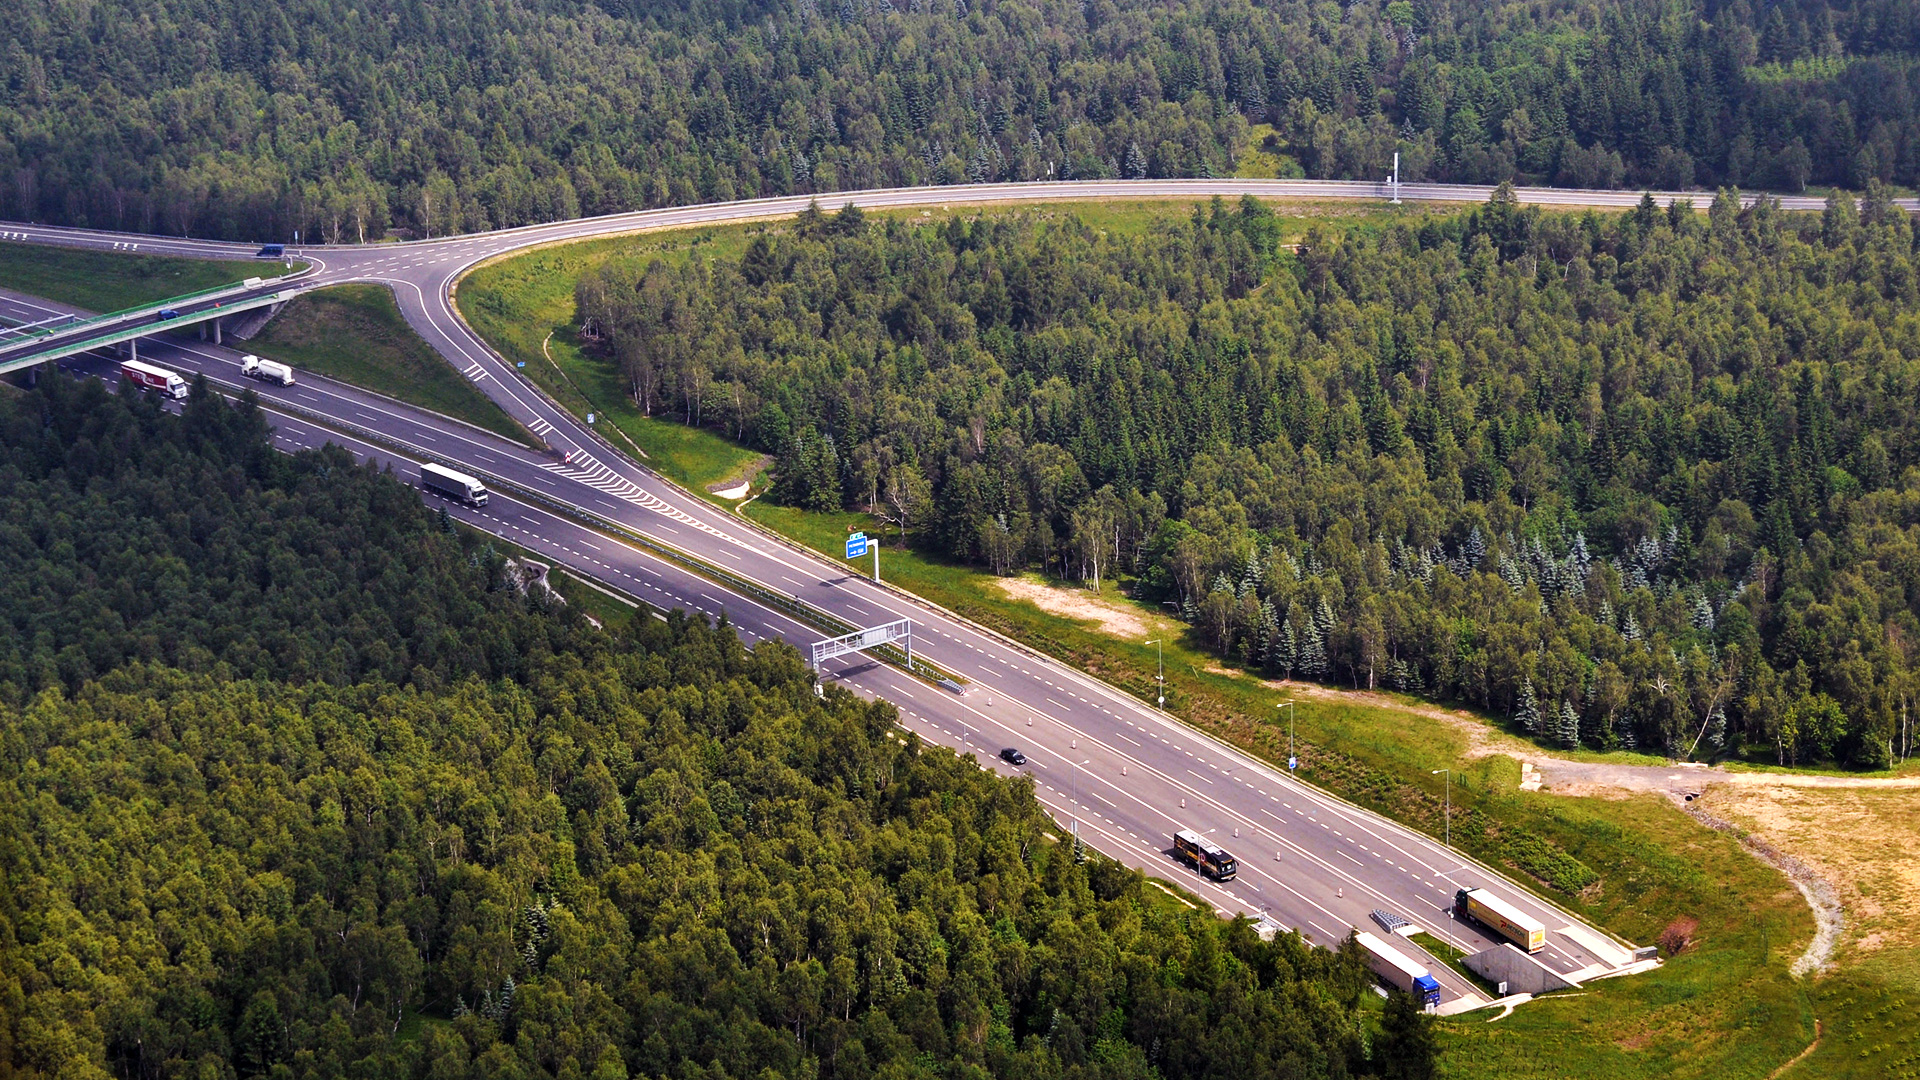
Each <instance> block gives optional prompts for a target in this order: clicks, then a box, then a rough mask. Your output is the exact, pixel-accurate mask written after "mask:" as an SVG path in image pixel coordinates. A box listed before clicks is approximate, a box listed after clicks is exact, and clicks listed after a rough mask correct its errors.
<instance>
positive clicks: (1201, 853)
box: [1173, 829, 1239, 881]
mask: <svg viewBox="0 0 1920 1080" xmlns="http://www.w3.org/2000/svg"><path fill="white" fill-rule="evenodd" d="M1173 854H1174V857H1175V858H1178V859H1179V860H1180V861H1181V862H1183V863H1186V864H1187V865H1188V866H1191V867H1193V868H1194V869H1195V870H1198V871H1200V872H1201V873H1203V874H1205V875H1207V876H1208V877H1210V878H1212V879H1213V880H1215V881H1230V880H1232V879H1233V875H1234V874H1236V873H1238V872H1239V867H1238V866H1237V865H1236V864H1235V863H1234V861H1233V856H1231V855H1229V854H1227V852H1226V850H1225V849H1224V848H1221V847H1219V846H1218V845H1216V844H1212V843H1209V842H1208V841H1206V840H1204V839H1202V838H1201V836H1200V834H1199V833H1197V832H1194V831H1193V830H1192V829H1181V830H1180V831H1179V832H1177V833H1174V834H1173Z"/></svg>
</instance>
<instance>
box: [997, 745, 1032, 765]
mask: <svg viewBox="0 0 1920 1080" xmlns="http://www.w3.org/2000/svg"><path fill="white" fill-rule="evenodd" d="M1000 760H1002V761H1004V762H1006V763H1008V764H1009V765H1025V764H1026V763H1027V755H1025V754H1023V753H1021V752H1020V751H1019V749H1018V748H1017V747H1012V746H1009V747H1007V748H1006V749H1005V750H1002V751H1000Z"/></svg>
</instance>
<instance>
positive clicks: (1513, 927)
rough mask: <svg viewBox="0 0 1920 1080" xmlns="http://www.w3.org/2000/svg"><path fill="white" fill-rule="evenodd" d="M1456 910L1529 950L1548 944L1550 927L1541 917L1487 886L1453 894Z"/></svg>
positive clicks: (1534, 950) (1537, 949) (1456, 912)
mask: <svg viewBox="0 0 1920 1080" xmlns="http://www.w3.org/2000/svg"><path fill="white" fill-rule="evenodd" d="M1453 910H1454V913H1455V914H1457V915H1464V916H1467V917H1468V918H1471V919H1472V920H1474V921H1475V922H1477V923H1479V924H1480V925H1482V926H1484V927H1486V928H1487V929H1489V930H1491V931H1493V932H1494V933H1496V934H1499V935H1500V936H1501V937H1503V938H1506V939H1507V940H1508V941H1511V942H1513V943H1514V944H1515V945H1518V946H1520V947H1521V948H1522V949H1525V950H1526V951H1528V952H1530V953H1537V952H1539V951H1540V950H1541V949H1544V948H1546V947H1547V928H1546V927H1545V926H1544V925H1542V924H1541V922H1540V920H1539V919H1536V918H1534V917H1533V916H1531V915H1528V914H1527V913H1526V912H1524V911H1521V910H1520V909H1519V908H1517V907H1514V906H1513V905H1512V904H1510V903H1508V902H1507V901H1505V900H1502V899H1500V898H1499V897H1497V896H1495V895H1493V894H1492V893H1490V892H1488V891H1487V890H1485V889H1461V890H1460V891H1459V892H1456V893H1454V894H1453Z"/></svg>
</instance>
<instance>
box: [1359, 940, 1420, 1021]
mask: <svg viewBox="0 0 1920 1080" xmlns="http://www.w3.org/2000/svg"><path fill="white" fill-rule="evenodd" d="M1353 936H1354V940H1356V941H1358V942H1359V943H1360V948H1362V949H1363V950H1365V951H1366V954H1367V966H1368V967H1369V968H1372V969H1373V973H1374V974H1375V975H1378V976H1380V978H1381V979H1382V980H1384V981H1385V982H1386V983H1387V985H1389V986H1397V987H1399V988H1400V989H1402V990H1405V991H1406V992H1407V993H1409V994H1412V995H1413V997H1414V1000H1416V1001H1418V1002H1420V1004H1421V1005H1423V1006H1426V1007H1427V1008H1432V1007H1434V1006H1436V1005H1438V1004H1440V980H1438V979H1435V978H1434V977H1433V973H1432V972H1430V971H1428V970H1427V969H1426V968H1424V967H1421V966H1420V965H1419V964H1418V963H1415V962H1414V960H1413V959H1412V958H1411V957H1409V956H1408V955H1407V954H1405V953H1403V952H1401V951H1400V950H1399V949H1396V948H1394V947H1393V946H1392V945H1389V944H1388V943H1386V942H1385V941H1382V940H1381V939H1379V938H1377V937H1374V936H1373V935H1372V934H1369V933H1367V932H1366V931H1365V930H1356V931H1355V932H1354V935H1353Z"/></svg>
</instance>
